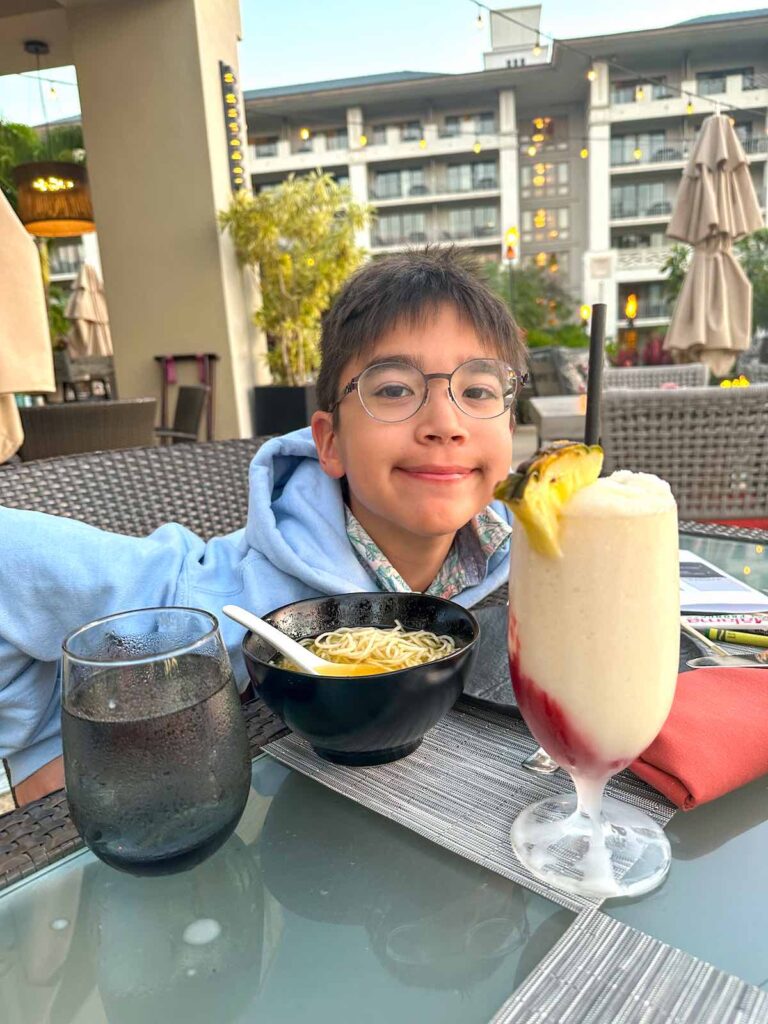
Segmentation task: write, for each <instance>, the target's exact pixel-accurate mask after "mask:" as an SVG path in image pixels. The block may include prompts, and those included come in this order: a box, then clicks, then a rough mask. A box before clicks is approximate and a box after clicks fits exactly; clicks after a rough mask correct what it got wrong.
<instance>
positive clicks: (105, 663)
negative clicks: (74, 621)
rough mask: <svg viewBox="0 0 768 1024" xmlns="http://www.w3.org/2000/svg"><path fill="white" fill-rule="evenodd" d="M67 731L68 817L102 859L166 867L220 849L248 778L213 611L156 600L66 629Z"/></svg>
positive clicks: (124, 865)
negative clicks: (148, 605)
mask: <svg viewBox="0 0 768 1024" xmlns="http://www.w3.org/2000/svg"><path fill="white" fill-rule="evenodd" d="M62 741H63V746H64V769H65V777H66V787H67V799H68V801H69V806H70V810H71V812H72V818H73V821H74V823H75V825H76V826H77V828H78V830H79V832H80V834H81V835H82V837H83V839H84V840H85V842H86V843H87V845H88V846H89V847H90V848H91V849H92V850H93V852H94V853H95V854H96V855H97V856H98V857H100V858H101V859H102V860H103V861H106V863H108V864H111V865H113V866H114V867H117V868H121V869H122V870H124V871H129V872H132V873H133V874H166V873H169V872H172V871H180V870H184V869H186V868H189V867H192V866H193V865H194V864H197V863H199V862H200V861H202V860H204V859H205V858H206V857H207V856H208V855H209V854H211V853H213V851H214V850H216V849H217V848H218V847H219V846H221V844H222V843H223V842H224V841H225V840H226V839H227V837H228V836H229V835H230V834H231V832H232V831H233V830H234V828H235V826H236V825H237V822H238V821H239V820H240V816H241V814H242V813H243V808H244V807H245V803H246V800H247V798H248V791H249V788H250V758H249V751H248V738H247V735H246V731H245V721H244V718H243V715H242V712H241V710H240V699H239V696H238V693H237V688H236V686H235V682H234V678H233V675H232V669H231V666H230V663H229V657H228V655H227V651H226V648H225V646H224V644H223V642H222V639H221V636H220V634H219V629H218V623H217V621H216V619H215V618H214V617H213V616H212V615H209V614H208V613H207V612H203V611H198V610H196V609H192V608H149V609H141V610H139V611H131V612H124V613H121V614H119V615H111V616H109V617H107V618H104V619H99V620H97V621H96V622H92V623H89V624H88V625H86V626H83V627H82V628H81V629H78V630H76V631H75V632H74V633H72V634H70V636H68V637H67V639H66V640H65V641H64V648H63V656H62Z"/></svg>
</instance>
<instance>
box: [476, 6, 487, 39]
mask: <svg viewBox="0 0 768 1024" xmlns="http://www.w3.org/2000/svg"><path fill="white" fill-rule="evenodd" d="M484 26H485V18H484V17H483V9H482V7H481V6H480V4H477V17H476V18H475V28H476V29H477V31H478V32H479V31H480V30H481V29H482V28H483V27H484Z"/></svg>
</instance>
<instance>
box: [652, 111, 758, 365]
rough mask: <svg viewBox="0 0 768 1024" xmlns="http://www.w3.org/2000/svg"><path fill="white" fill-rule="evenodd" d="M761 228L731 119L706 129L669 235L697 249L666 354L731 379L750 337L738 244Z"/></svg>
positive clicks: (711, 121)
mask: <svg viewBox="0 0 768 1024" xmlns="http://www.w3.org/2000/svg"><path fill="white" fill-rule="evenodd" d="M762 226H763V222H762V217H761V216H760V207H759V204H758V202H757V196H756V195H755V189H754V186H753V184H752V178H751V176H750V173H749V165H748V163H747V158H746V156H745V155H744V150H743V148H742V145H741V143H740V142H739V138H738V136H737V135H736V132H735V131H734V129H733V125H732V124H731V121H730V118H728V117H726V116H725V115H724V114H714V115H713V116H712V117H708V118H707V119H706V120H705V121H704V123H703V124H702V126H701V129H700V131H699V136H698V139H697V140H696V145H695V146H694V149H693V153H692V154H691V158H690V160H689V161H688V166H687V167H686V168H685V170H684V171H683V180H682V182H681V183H680V188H679V190H678V193H677V198H676V200H675V208H674V211H673V213H672V219H671V221H670V222H669V226H668V228H667V235H668V236H669V237H670V238H676V239H679V240H680V241H681V242H688V243H689V244H690V245H692V246H693V247H694V250H693V259H692V260H691V265H690V266H689V268H688V273H687V274H686V277H685V281H684V282H683V287H682V290H681V291H680V295H679V296H678V299H677V303H676V305H675V309H674V312H673V314H672V322H671V323H670V325H669V330H668V331H667V335H666V338H665V339H664V347H665V348H666V349H669V350H674V349H677V350H684V351H686V352H687V353H688V354H689V355H691V356H693V357H694V358H695V359H697V360H699V361H700V362H703V363H705V364H706V365H708V366H709V367H710V369H711V370H712V372H713V373H714V374H715V376H718V377H723V376H725V375H726V374H727V373H728V372H729V371H730V370H731V368H732V367H733V364H734V363H735V361H736V357H737V355H738V353H739V352H741V351H743V350H744V349H746V348H748V347H749V343H750V338H751V334H752V286H751V284H750V283H749V280H748V279H747V277H746V275H745V273H744V271H743V270H742V269H741V266H740V265H739V262H738V260H737V259H736V257H735V256H734V254H733V248H732V246H733V242H735V241H737V240H738V239H739V238H743V237H744V236H745V235H749V234H751V233H752V232H753V231H756V230H757V229H758V228H761V227H762Z"/></svg>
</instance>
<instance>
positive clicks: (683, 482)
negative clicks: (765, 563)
mask: <svg viewBox="0 0 768 1024" xmlns="http://www.w3.org/2000/svg"><path fill="white" fill-rule="evenodd" d="M602 442H603V447H604V449H605V468H606V470H607V471H608V472H611V471H612V470H614V469H631V470H635V471H640V472H646V473H656V474H657V475H658V476H660V477H663V478H664V479H665V480H667V481H669V484H670V486H671V488H672V492H673V493H674V495H675V498H676V499H677V502H678V507H679V511H680V517H681V519H758V520H759V519H762V518H764V517H765V516H766V515H768V385H766V384H758V385H754V386H752V387H748V388H712V387H707V388H680V389H679V390H674V391H659V390H655V391H648V390H645V391H642V390H634V391H626V390H623V389H622V390H608V391H606V392H605V393H604V394H603V410H602Z"/></svg>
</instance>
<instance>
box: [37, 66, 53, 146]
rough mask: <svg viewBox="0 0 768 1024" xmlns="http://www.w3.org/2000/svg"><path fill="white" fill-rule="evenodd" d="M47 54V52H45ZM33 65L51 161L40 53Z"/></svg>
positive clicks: (49, 133)
mask: <svg viewBox="0 0 768 1024" xmlns="http://www.w3.org/2000/svg"><path fill="white" fill-rule="evenodd" d="M46 52H47V50H46ZM35 63H36V64H37V75H36V78H37V85H38V89H39V90H40V106H41V107H42V110H43V123H44V124H45V148H46V149H47V150H48V159H49V160H53V146H52V145H51V127H50V125H49V124H48V111H47V109H46V106H45V94H44V89H43V80H42V78H41V77H40V51H39V50H38V51H36V53H35Z"/></svg>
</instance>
